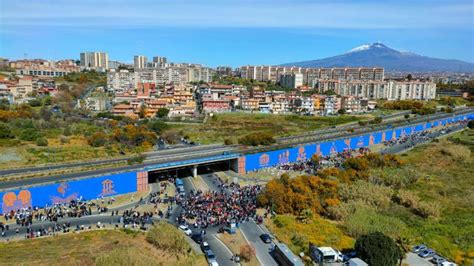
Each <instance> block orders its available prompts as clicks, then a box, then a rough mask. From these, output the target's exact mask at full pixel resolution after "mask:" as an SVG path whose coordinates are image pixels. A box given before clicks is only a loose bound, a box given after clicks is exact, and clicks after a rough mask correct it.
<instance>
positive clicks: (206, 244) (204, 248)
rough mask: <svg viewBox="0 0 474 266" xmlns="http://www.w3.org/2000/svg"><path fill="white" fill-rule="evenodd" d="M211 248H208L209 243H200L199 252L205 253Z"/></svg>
mask: <svg viewBox="0 0 474 266" xmlns="http://www.w3.org/2000/svg"><path fill="white" fill-rule="evenodd" d="M210 249H211V247H209V243H207V242H206V241H204V242H202V243H201V250H202V252H206V251H208V250H210Z"/></svg>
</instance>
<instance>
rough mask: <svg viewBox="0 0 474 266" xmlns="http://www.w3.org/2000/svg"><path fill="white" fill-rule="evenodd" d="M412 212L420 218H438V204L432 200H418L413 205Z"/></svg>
mask: <svg viewBox="0 0 474 266" xmlns="http://www.w3.org/2000/svg"><path fill="white" fill-rule="evenodd" d="M414 212H415V213H416V214H417V215H419V216H420V217H422V218H438V217H439V215H440V210H439V206H438V205H437V204H436V203H433V202H423V201H422V202H419V203H418V205H417V206H414Z"/></svg>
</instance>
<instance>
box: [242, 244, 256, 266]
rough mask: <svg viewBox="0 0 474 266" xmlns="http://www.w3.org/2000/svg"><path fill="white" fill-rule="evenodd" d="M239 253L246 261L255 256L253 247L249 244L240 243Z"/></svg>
mask: <svg viewBox="0 0 474 266" xmlns="http://www.w3.org/2000/svg"><path fill="white" fill-rule="evenodd" d="M239 255H240V257H241V258H242V259H243V260H244V261H247V262H248V261H250V260H251V259H252V258H253V257H255V249H254V248H253V247H252V246H250V245H249V244H245V245H242V246H240V253H239Z"/></svg>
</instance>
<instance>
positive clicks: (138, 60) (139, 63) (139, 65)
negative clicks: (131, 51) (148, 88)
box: [133, 55, 147, 69]
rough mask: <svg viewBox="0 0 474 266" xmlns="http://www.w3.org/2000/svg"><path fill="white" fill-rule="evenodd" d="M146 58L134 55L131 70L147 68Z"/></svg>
mask: <svg viewBox="0 0 474 266" xmlns="http://www.w3.org/2000/svg"><path fill="white" fill-rule="evenodd" d="M146 64H147V58H146V56H143V55H136V56H134V57H133V68H134V69H143V68H146V67H147V65H146Z"/></svg>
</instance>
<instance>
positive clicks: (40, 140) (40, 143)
mask: <svg viewBox="0 0 474 266" xmlns="http://www.w3.org/2000/svg"><path fill="white" fill-rule="evenodd" d="M36 145H38V146H48V140H47V139H46V138H38V139H37V140H36Z"/></svg>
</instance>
